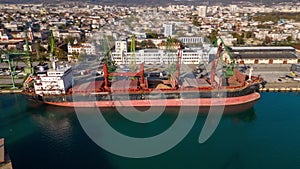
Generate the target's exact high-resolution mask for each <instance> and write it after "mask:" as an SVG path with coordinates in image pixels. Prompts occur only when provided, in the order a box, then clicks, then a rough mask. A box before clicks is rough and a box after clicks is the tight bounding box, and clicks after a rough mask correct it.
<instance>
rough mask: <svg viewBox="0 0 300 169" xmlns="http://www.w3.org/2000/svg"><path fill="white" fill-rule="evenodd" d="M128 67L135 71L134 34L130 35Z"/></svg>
mask: <svg viewBox="0 0 300 169" xmlns="http://www.w3.org/2000/svg"><path fill="white" fill-rule="evenodd" d="M130 53H131V54H130V63H129V64H130V69H131V71H132V72H135V71H136V55H135V35H134V34H132V35H131V44H130Z"/></svg>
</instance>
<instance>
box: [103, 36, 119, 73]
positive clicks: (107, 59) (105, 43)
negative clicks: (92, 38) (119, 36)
mask: <svg viewBox="0 0 300 169" xmlns="http://www.w3.org/2000/svg"><path fill="white" fill-rule="evenodd" d="M102 54H103V57H104V58H103V59H104V62H105V64H106V65H107V68H108V72H109V73H111V72H114V71H115V70H116V66H115V64H114V62H113V60H112V58H111V52H110V47H109V41H108V38H107V36H106V35H105V34H104V35H103V37H102Z"/></svg>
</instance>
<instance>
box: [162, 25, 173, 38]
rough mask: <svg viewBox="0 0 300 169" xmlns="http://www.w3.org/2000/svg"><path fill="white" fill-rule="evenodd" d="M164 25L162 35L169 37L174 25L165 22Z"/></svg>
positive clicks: (171, 34)
mask: <svg viewBox="0 0 300 169" xmlns="http://www.w3.org/2000/svg"><path fill="white" fill-rule="evenodd" d="M163 26H164V36H165V37H169V36H173V35H174V33H175V26H174V24H173V23H166V24H164V25H163Z"/></svg>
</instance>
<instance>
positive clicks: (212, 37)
mask: <svg viewBox="0 0 300 169" xmlns="http://www.w3.org/2000/svg"><path fill="white" fill-rule="evenodd" d="M217 36H218V31H217V30H215V29H213V30H212V32H211V33H210V34H209V35H208V37H207V38H208V39H209V40H210V41H211V42H214V41H215V40H216V39H217Z"/></svg>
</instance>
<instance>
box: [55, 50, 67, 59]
mask: <svg viewBox="0 0 300 169" xmlns="http://www.w3.org/2000/svg"><path fill="white" fill-rule="evenodd" d="M55 56H56V57H57V59H58V60H68V58H67V54H66V52H65V51H64V50H62V49H61V48H56V49H55Z"/></svg>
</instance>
